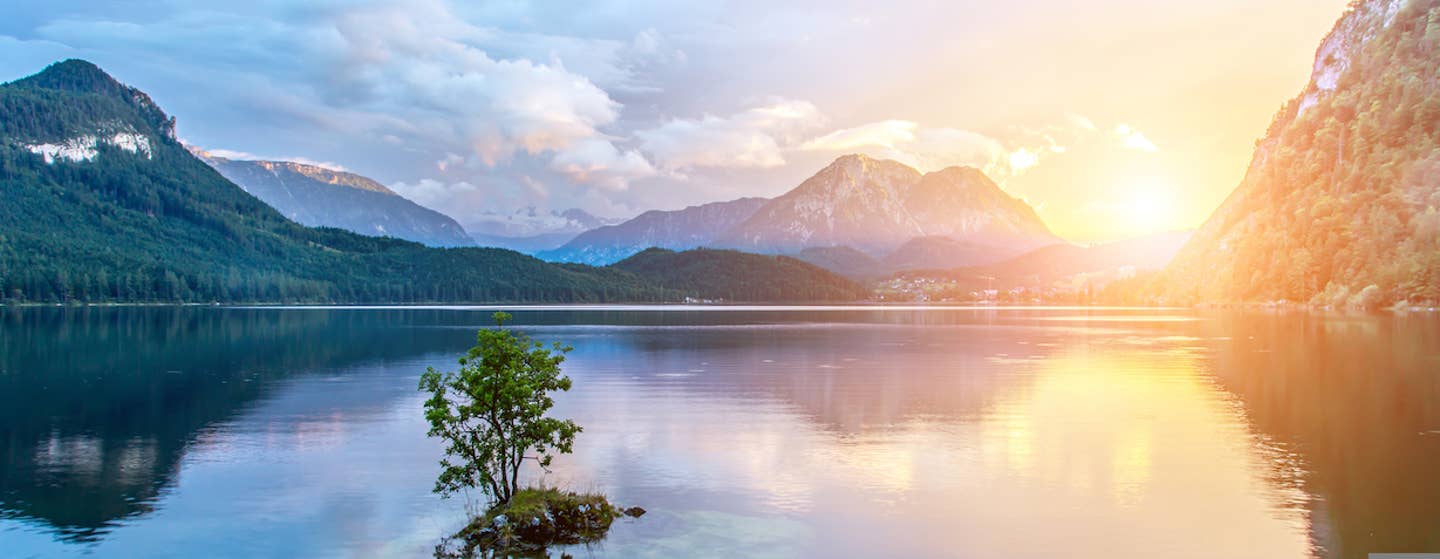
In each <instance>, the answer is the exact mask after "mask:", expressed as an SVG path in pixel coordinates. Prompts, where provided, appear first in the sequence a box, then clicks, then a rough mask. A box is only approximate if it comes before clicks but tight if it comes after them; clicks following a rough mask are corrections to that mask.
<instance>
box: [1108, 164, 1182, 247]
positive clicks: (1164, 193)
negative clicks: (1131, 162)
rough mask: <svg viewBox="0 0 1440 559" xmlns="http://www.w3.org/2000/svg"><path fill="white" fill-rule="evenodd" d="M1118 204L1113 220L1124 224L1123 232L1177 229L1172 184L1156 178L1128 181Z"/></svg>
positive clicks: (1157, 231) (1146, 232)
mask: <svg viewBox="0 0 1440 559" xmlns="http://www.w3.org/2000/svg"><path fill="white" fill-rule="evenodd" d="M1120 196H1121V198H1120V200H1119V203H1118V204H1117V208H1116V209H1117V210H1118V211H1117V212H1116V213H1117V214H1119V215H1116V216H1115V217H1116V218H1119V219H1121V220H1123V221H1124V227H1125V229H1129V230H1130V231H1131V232H1133V233H1135V234H1140V235H1145V234H1151V233H1159V232H1163V231H1168V230H1171V229H1176V228H1179V226H1180V224H1179V222H1178V221H1177V219H1176V209H1177V208H1176V200H1175V198H1176V188H1175V185H1174V183H1173V182H1171V181H1169V180H1167V179H1164V178H1159V177H1137V178H1135V179H1132V180H1130V181H1129V182H1128V183H1127V184H1126V186H1125V187H1124V189H1123V190H1122V192H1121V193H1120Z"/></svg>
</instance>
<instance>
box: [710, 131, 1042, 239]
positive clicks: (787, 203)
mask: <svg viewBox="0 0 1440 559" xmlns="http://www.w3.org/2000/svg"><path fill="white" fill-rule="evenodd" d="M917 237H948V238H950V239H953V240H955V241H963V242H968V243H972V244H977V245H988V246H993V247H996V248H998V249H1001V250H1006V251H1009V252H1010V254H1019V253H1020V252H1023V251H1025V250H1028V249H1031V248H1035V247H1037V246H1043V245H1046V244H1052V243H1056V242H1061V241H1060V239H1059V238H1057V237H1055V235H1054V234H1052V233H1051V232H1050V230H1049V229H1048V228H1047V227H1046V226H1045V224H1044V223H1043V222H1042V221H1041V220H1040V217H1039V216H1038V215H1036V214H1035V210H1034V209H1033V208H1031V207H1030V206H1029V205H1028V204H1026V203H1025V202H1023V201H1021V200H1018V199H1016V198H1012V197H1011V196H1009V195H1008V194H1006V193H1005V192H1004V191H1003V190H1001V189H1000V187H999V186H998V185H996V184H995V183H994V182H993V181H991V180H990V179H989V177H986V176H985V174H984V173H981V172H980V171H979V170H977V169H974V168H970V167H950V168H947V169H944V170H941V171H936V172H933V173H926V174H921V173H920V172H919V171H916V170H915V169H912V168H910V167H907V166H905V165H903V164H900V163H898V162H895V161H890V160H877V159H872V158H870V157H866V156H864V155H846V156H842V157H840V158H838V159H836V160H835V161H834V162H833V163H831V164H830V165H829V166H827V167H825V168H824V169H822V170H821V171H820V172H819V173H816V174H815V175H814V176H812V177H810V178H809V179H807V180H806V181H805V182H803V183H801V184H800V186H798V187H796V188H795V189H794V190H791V191H790V192H787V193H785V194H784V195H782V196H780V197H778V198H775V199H773V200H771V201H769V202H768V203H766V204H765V205H764V206H762V207H761V208H760V209H758V210H756V211H755V213H754V215H752V216H750V217H749V219H747V220H745V221H744V222H742V223H740V224H739V225H737V226H736V227H735V228H733V229H731V230H730V231H727V232H726V233H725V234H723V235H721V236H720V238H719V239H717V241H716V246H722V247H727V248H737V249H740V250H747V251H753V252H765V253H794V252H798V251H801V250H803V249H805V248H808V247H814V246H849V247H852V248H856V249H859V250H861V251H864V252H867V253H870V254H872V255H883V254H886V253H889V252H891V251H894V250H895V249H897V248H899V247H901V246H902V245H904V244H905V243H906V242H908V241H910V240H912V239H915V238H917Z"/></svg>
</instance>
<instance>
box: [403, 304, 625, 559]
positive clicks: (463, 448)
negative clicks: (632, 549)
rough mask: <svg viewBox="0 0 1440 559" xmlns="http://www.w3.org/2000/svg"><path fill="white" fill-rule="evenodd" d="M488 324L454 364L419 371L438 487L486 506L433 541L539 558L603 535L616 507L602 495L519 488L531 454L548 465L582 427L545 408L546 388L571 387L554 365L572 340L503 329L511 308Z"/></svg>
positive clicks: (445, 546) (451, 551)
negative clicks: (438, 449)
mask: <svg viewBox="0 0 1440 559" xmlns="http://www.w3.org/2000/svg"><path fill="white" fill-rule="evenodd" d="M493 318H494V319H495V328H493V329H489V330H481V331H480V332H479V333H478V334H477V335H476V344H475V346H474V347H472V348H470V351H469V352H468V353H466V355H465V356H464V357H461V358H460V361H459V363H460V370H459V371H455V372H440V371H436V370H435V369H434V368H430V369H428V370H426V372H425V374H423V375H421V377H420V390H422V391H424V392H427V393H429V394H430V398H429V399H427V400H426V401H425V419H426V421H427V422H428V423H429V424H430V430H429V433H428V434H429V436H431V437H438V438H441V439H443V440H444V441H445V458H443V459H442V460H441V461H440V466H441V468H442V470H441V472H440V476H439V478H438V479H436V481H435V492H436V493H439V494H440V495H441V496H442V497H450V496H453V495H454V494H456V493H458V492H465V491H468V490H470V489H478V490H480V492H481V493H482V494H483V495H484V496H485V498H486V499H487V501H488V502H487V508H486V510H485V512H484V513H483V514H480V515H477V516H476V517H475V518H472V519H471V520H470V522H469V523H468V524H466V526H465V527H464V528H462V529H460V531H458V532H456V533H455V534H454V535H452V536H449V537H446V538H444V539H442V540H441V542H440V543H439V544H437V545H436V548H435V555H436V557H482V556H519V557H526V556H534V557H543V556H545V555H546V554H547V553H546V552H547V549H548V548H550V547H551V546H556V545H574V544H581V543H588V542H593V541H597V540H600V539H602V538H604V537H605V534H606V533H607V532H608V531H609V530H610V525H611V523H612V522H614V521H615V519H617V518H620V517H621V516H626V515H628V516H632V517H639V516H640V515H643V514H645V510H644V509H642V508H640V507H631V508H629V509H621V508H620V507H618V506H616V505H614V504H612V503H610V501H609V500H608V499H606V498H605V496H604V495H600V494H581V493H575V492H571V491H563V490H560V489H556V488H548V487H543V486H535V487H522V486H521V485H520V474H521V471H520V470H521V466H522V465H524V463H525V462H527V461H533V462H534V463H535V464H536V465H537V466H539V467H540V468H541V470H543V471H546V472H548V471H549V467H550V464H551V462H552V461H553V460H554V458H555V455H557V454H569V453H570V452H571V451H572V449H573V448H574V444H575V435H577V434H578V433H580V431H581V430H582V429H581V428H580V426H579V425H577V424H576V423H575V422H574V421H571V420H568V419H565V420H562V419H556V418H553V417H548V416H547V415H546V413H547V412H549V411H550V408H551V407H553V406H554V405H555V400H554V398H553V397H552V396H551V393H553V392H557V391H560V392H564V391H568V390H570V386H571V381H570V378H569V377H566V376H564V375H562V374H561V372H560V364H561V363H562V362H564V361H565V353H567V352H569V351H570V350H571V348H570V347H567V346H564V345H562V344H559V343H554V344H551V345H549V346H547V345H545V344H543V343H540V342H537V341H534V340H531V339H530V338H529V336H526V335H524V334H521V333H516V332H514V331H512V330H507V329H505V327H504V326H505V321H507V320H509V319H510V318H511V315H510V314H509V313H505V312H497V313H495V314H494V315H493Z"/></svg>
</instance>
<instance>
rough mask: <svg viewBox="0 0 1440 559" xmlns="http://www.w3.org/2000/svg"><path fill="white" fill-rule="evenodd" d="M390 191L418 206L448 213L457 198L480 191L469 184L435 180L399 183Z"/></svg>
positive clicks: (391, 187)
mask: <svg viewBox="0 0 1440 559" xmlns="http://www.w3.org/2000/svg"><path fill="white" fill-rule="evenodd" d="M390 189H391V190H394V191H395V192H396V193H398V194H400V195H401V196H404V197H406V198H409V199H410V200H412V201H414V202H415V203H416V204H420V205H422V206H425V207H428V208H445V209H446V210H447V211H453V208H451V207H450V205H449V204H450V203H451V201H453V200H454V199H455V198H456V197H463V196H465V195H467V194H471V193H475V192H478V191H479V190H480V189H479V187H476V186H475V185H473V184H470V183H469V182H464V181H461V182H453V183H447V182H441V181H437V180H434V179H420V180H418V181H415V182H413V183H404V182H397V183H395V184H392V185H390Z"/></svg>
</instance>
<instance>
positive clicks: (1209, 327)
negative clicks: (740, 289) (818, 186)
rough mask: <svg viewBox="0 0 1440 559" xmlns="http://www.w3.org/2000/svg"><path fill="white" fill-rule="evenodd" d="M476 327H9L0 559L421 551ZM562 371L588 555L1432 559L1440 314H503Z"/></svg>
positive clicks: (12, 316) (448, 516)
mask: <svg viewBox="0 0 1440 559" xmlns="http://www.w3.org/2000/svg"><path fill="white" fill-rule="evenodd" d="M489 312H490V311H489V310H488V309H479V308H462V309H450V308H409V309H385V308H371V309H283V308H277V309H217V308H184V309H170V308H161V309H21V310H14V309H11V310H7V311H5V313H4V314H0V317H3V318H0V326H3V330H0V388H3V391H0V419H3V429H4V437H3V438H0V468H3V470H0V549H5V550H7V552H6V553H5V555H7V556H8V555H9V554H11V553H12V552H14V553H16V554H18V556H21V557H27V556H41V557H46V556H68V555H77V554H87V553H88V554H92V555H94V556H166V555H169V556H194V555H205V556H215V555H229V556H327V555H329V556H377V557H390V556H414V555H424V554H426V553H428V551H429V550H430V549H431V548H432V547H433V545H434V543H435V541H436V539H438V538H439V537H440V536H441V535H442V534H445V533H448V532H449V531H452V530H454V529H455V528H456V527H457V526H458V524H459V523H460V522H461V521H462V520H463V518H464V513H465V511H464V504H463V502H462V501H461V500H458V499H451V500H441V499H439V498H438V497H436V496H434V495H432V494H430V493H429V489H430V485H431V483H432V482H433V479H434V475H435V473H436V466H435V462H436V460H437V459H438V455H439V449H438V445H437V444H436V443H435V442H434V441H431V440H428V439H426V438H425V437H424V432H425V426H424V424H423V420H422V418H421V416H420V412H419V410H420V403H421V401H422V399H421V397H420V395H419V394H418V393H416V392H415V391H414V389H415V383H416V379H417V377H418V375H419V373H420V372H421V371H423V370H424V368H425V367H426V366H430V365H434V366H438V367H449V366H451V365H453V363H454V358H455V356H457V355H458V354H459V353H460V352H462V351H463V350H464V349H465V348H467V347H468V346H469V345H470V344H471V343H472V342H473V335H474V332H473V331H474V329H475V328H478V327H484V326H485V325H486V324H487V323H488V315H489ZM514 313H515V315H516V319H517V321H518V322H519V323H520V327H521V328H523V329H525V330H527V331H529V332H530V333H531V334H532V335H534V336H535V337H537V338H539V339H545V340H552V339H553V340H562V341H564V342H566V343H568V344H570V345H573V346H574V347H575V348H576V350H575V352H574V353H572V354H571V357H570V359H569V361H567V363H566V371H567V373H568V374H570V375H571V376H572V378H574V379H575V386H576V388H575V390H573V391H572V392H570V393H568V394H565V395H563V396H562V397H561V398H560V399H559V405H558V406H557V408H556V412H557V413H558V414H560V415H562V416H566V417H572V418H574V419H576V420H577V421H578V422H579V423H581V424H582V425H583V426H584V427H585V431H584V432H583V433H582V434H581V435H580V437H579V439H578V441H577V444H576V449H575V451H576V452H575V454H574V455H572V456H567V457H564V458H562V459H560V460H558V461H557V462H558V464H557V467H556V468H555V471H554V472H552V473H551V474H550V475H548V476H546V477H545V480H544V481H545V482H546V483H549V484H555V485H561V486H564V487H571V488H576V489H584V490H591V489H595V490H601V491H604V492H606V493H608V494H609V495H611V497H612V498H613V499H615V500H617V501H619V502H621V503H624V504H627V505H629V504H640V505H642V506H644V507H645V508H647V509H649V511H650V514H647V515H646V516H645V517H644V518H643V519H640V520H638V521H632V520H627V521H624V522H621V523H619V524H617V525H616V527H615V528H614V529H613V530H612V533H611V537H610V538H609V539H607V540H606V541H605V542H603V543H602V544H600V545H598V546H594V547H592V548H589V549H578V550H569V551H570V552H571V553H573V554H576V555H577V556H580V557H585V556H596V557H612V556H613V557H675V556H750V557H765V556H775V557H792V556H800V557H835V556H867V557H868V556H954V557H1049V556H1057V555H1063V556H1070V557H1155V556H1165V557H1267V558H1268V557H1310V556H1319V557H1364V556H1365V553H1366V552H1381V551H1390V552H1398V551H1432V552H1433V551H1440V474H1437V473H1436V472H1440V372H1437V371H1440V320H1437V319H1436V318H1435V317H1433V316H1430V315H1421V316H1413V315H1412V316H1398V317H1397V316H1315V315H1306V314H1280V315H1275V314H1259V313H1241V312H1227V313H1194V312H1190V311H1179V310H1132V309H1064V308H1057V309H1034V308H1019V309H934V308H886V309H857V308H845V309H823V308H814V307H792V308H783V309H776V308H726V309H723V310H711V309H703V310H702V309H694V308H667V309H653V308H643V307H623V308H566V309H543V308H533V307H527V308H523V309H517V310H515V311H514Z"/></svg>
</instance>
